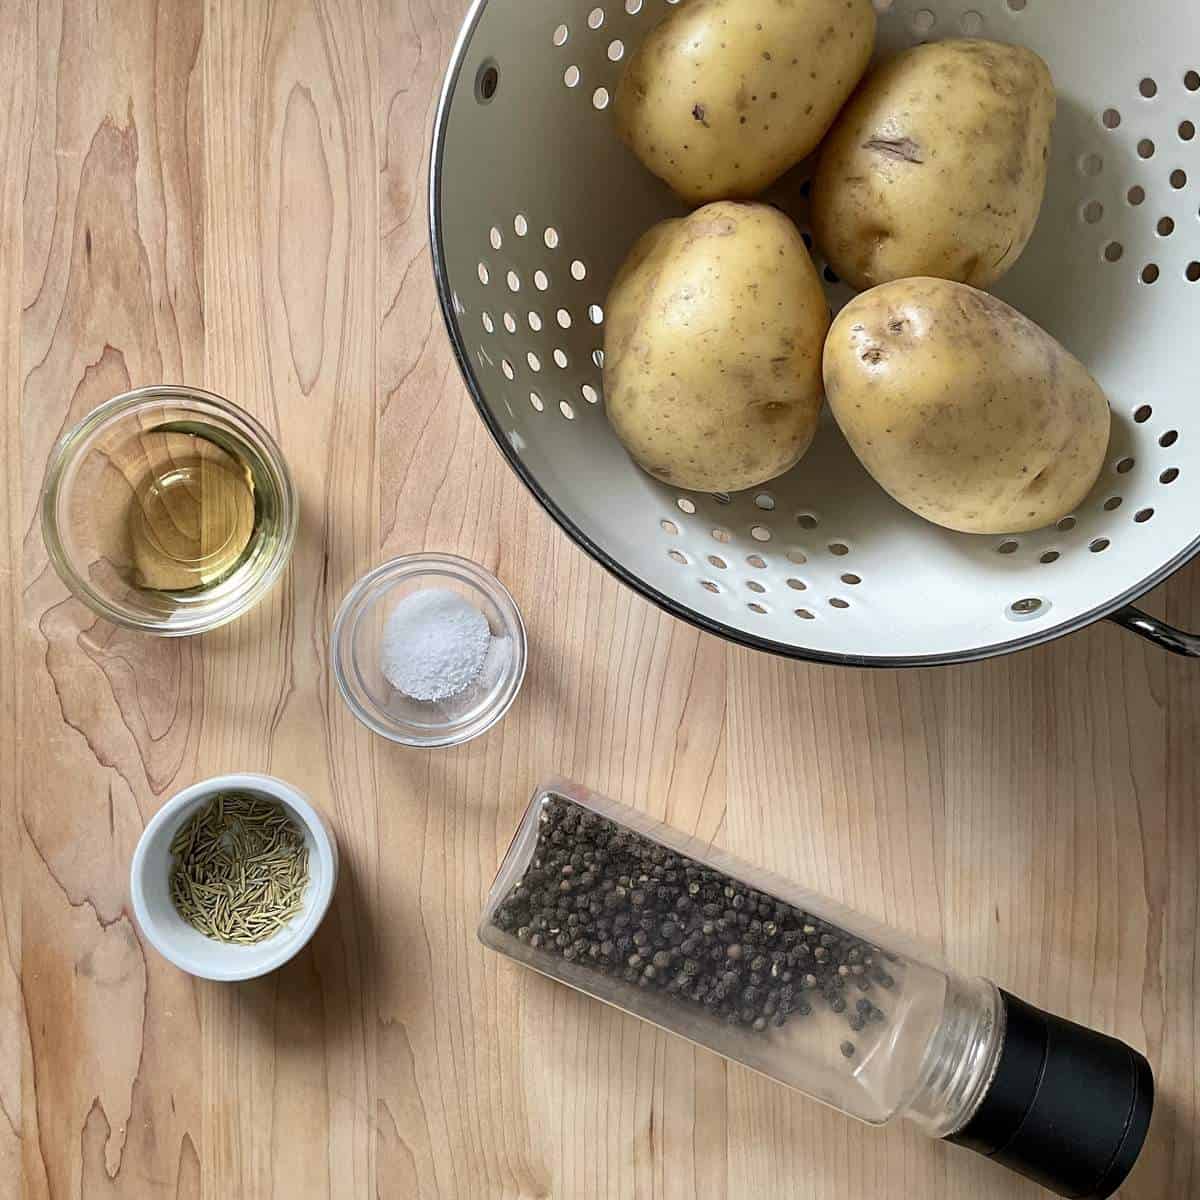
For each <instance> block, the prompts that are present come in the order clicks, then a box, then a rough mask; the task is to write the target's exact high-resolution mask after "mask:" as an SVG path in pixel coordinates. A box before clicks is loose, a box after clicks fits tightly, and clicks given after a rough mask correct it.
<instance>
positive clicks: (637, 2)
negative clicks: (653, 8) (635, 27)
mask: <svg viewBox="0 0 1200 1200" xmlns="http://www.w3.org/2000/svg"><path fill="white" fill-rule="evenodd" d="M625 11H626V12H627V13H628V14H629V15H630V16H631V17H636V16H637V15H638V13H640V12H641V11H642V0H625Z"/></svg>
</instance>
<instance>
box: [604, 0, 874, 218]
mask: <svg viewBox="0 0 1200 1200" xmlns="http://www.w3.org/2000/svg"><path fill="white" fill-rule="evenodd" d="M874 46H875V10H874V8H872V6H871V0H787V2H786V3H784V2H783V0H685V2H684V3H682V4H680V5H679V7H678V8H676V9H675V10H674V11H673V12H672V13H671V14H670V15H669V16H668V17H667V18H666V19H665V20H664V21H663V22H662V23H661V24H660V25H658V26H657V27H656V28H655V29H654V30H652V31H651V33H650V34H649V35H648V36H647V38H646V40H645V41H644V42H643V43H642V45H641V48H640V49H639V50H638V52H637V53H636V54H635V55H634V56H633V57H632V58H631V59H630V60H629V64H628V65H627V67H626V68H625V72H624V74H623V75H622V77H621V81H620V84H619V86H618V88H617V95H616V102H615V106H614V111H615V115H616V122H617V130H618V132H619V133H620V135H621V137H622V138H623V139H624V140H625V141H626V142H627V143H628V145H629V146H630V147H631V148H632V150H633V152H634V153H635V154H636V155H637V156H638V158H640V159H641V160H642V162H643V163H644V164H645V165H646V166H647V167H648V168H649V169H650V170H651V171H653V172H654V174H655V175H657V176H659V177H660V178H661V179H664V180H666V182H667V183H669V184H670V185H671V187H672V188H674V189H675V191H676V192H677V193H678V194H679V195H680V196H682V197H683V199H684V200H686V201H688V203H690V204H704V203H706V202H708V201H710V200H734V199H750V198H751V197H753V196H757V195H758V194H759V193H760V192H761V191H762V190H763V189H764V188H766V187H768V186H769V185H770V184H771V183H773V182H774V181H775V180H776V179H778V178H779V176H780V175H782V174H783V173H784V172H785V171H786V170H788V169H789V168H790V167H793V166H795V164H796V163H798V162H799V161H800V160H801V159H803V158H805V157H807V156H808V155H809V154H811V153H812V152H813V150H815V149H816V147H817V144H818V143H819V142H820V140H821V138H823V137H824V136H825V133H826V131H827V130H828V129H829V126H830V125H831V124H832V123H833V119H834V117H836V116H837V113H838V109H840V108H841V107H842V105H843V104H845V102H846V100H847V98H848V97H849V95H850V93H851V92H852V91H853V90H854V88H855V85H856V84H857V83H858V81H859V80H860V79H861V78H862V76H863V72H864V71H866V69H867V64H868V63H869V62H870V61H871V53H872V51H873V49H874Z"/></svg>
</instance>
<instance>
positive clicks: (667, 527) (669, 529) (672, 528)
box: [658, 517, 679, 537]
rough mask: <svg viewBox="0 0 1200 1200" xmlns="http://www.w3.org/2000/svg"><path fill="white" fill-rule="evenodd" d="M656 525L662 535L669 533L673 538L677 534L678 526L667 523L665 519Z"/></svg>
mask: <svg viewBox="0 0 1200 1200" xmlns="http://www.w3.org/2000/svg"><path fill="white" fill-rule="evenodd" d="M658 524H659V528H660V529H662V531H663V533H669V534H670V535H671V536H672V537H675V536H676V535H677V534H678V533H679V526H678V525H676V524H675V522H674V521H668V520H667V519H666V518H665V517H664V518H663V519H662V520H661V521H659V523H658Z"/></svg>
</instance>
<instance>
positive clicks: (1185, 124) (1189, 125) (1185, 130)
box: [1179, 121, 1196, 142]
mask: <svg viewBox="0 0 1200 1200" xmlns="http://www.w3.org/2000/svg"><path fill="white" fill-rule="evenodd" d="M1195 136H1196V126H1195V124H1194V123H1193V122H1191V121H1181V122H1180V123H1179V140H1180V141H1181V142H1190V141H1191V140H1192V139H1193V138H1194V137H1195Z"/></svg>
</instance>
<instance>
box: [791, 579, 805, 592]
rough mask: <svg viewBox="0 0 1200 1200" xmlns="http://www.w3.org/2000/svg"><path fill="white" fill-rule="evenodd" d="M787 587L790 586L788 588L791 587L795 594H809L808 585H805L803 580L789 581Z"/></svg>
mask: <svg viewBox="0 0 1200 1200" xmlns="http://www.w3.org/2000/svg"><path fill="white" fill-rule="evenodd" d="M787 585H788V587H790V588H791V589H792V591H793V592H807V591H808V584H807V583H805V582H804V580H803V579H795V578H793V579H789V580H788V581H787Z"/></svg>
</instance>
